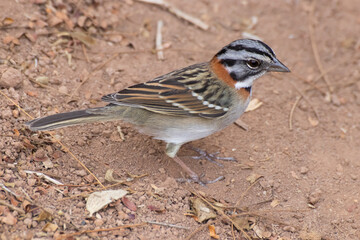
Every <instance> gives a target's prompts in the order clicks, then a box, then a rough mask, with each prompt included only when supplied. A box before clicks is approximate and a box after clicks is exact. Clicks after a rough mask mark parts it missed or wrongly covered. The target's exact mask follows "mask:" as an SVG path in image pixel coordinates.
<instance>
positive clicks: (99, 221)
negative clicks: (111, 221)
mask: <svg viewBox="0 0 360 240" xmlns="http://www.w3.org/2000/svg"><path fill="white" fill-rule="evenodd" d="M94 224H95V226H97V227H100V226H102V225H103V224H104V220H103V219H95V221H94Z"/></svg>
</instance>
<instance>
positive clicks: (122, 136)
mask: <svg viewBox="0 0 360 240" xmlns="http://www.w3.org/2000/svg"><path fill="white" fill-rule="evenodd" d="M116 129H117V131H118V133H119V135H120V139H121V140H122V141H125V136H124V133H123V132H122V130H121V127H120V126H117V127H116Z"/></svg>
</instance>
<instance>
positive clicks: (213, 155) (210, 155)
mask: <svg viewBox="0 0 360 240" xmlns="http://www.w3.org/2000/svg"><path fill="white" fill-rule="evenodd" d="M192 150H194V151H195V152H197V153H198V154H200V156H194V157H192V158H193V159H206V160H208V161H209V162H212V163H215V164H216V165H218V166H219V167H224V165H222V164H221V163H219V162H217V161H215V160H221V161H232V162H236V159H235V158H233V157H219V156H217V155H218V154H219V153H220V152H216V153H207V152H206V151H204V150H202V149H200V148H195V147H192Z"/></svg>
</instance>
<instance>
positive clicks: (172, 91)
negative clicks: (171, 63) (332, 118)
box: [102, 63, 230, 118]
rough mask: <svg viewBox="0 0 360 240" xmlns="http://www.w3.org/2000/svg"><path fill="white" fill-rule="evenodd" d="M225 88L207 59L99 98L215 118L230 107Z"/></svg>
mask: <svg viewBox="0 0 360 240" xmlns="http://www.w3.org/2000/svg"><path fill="white" fill-rule="evenodd" d="M225 91H226V90H225V88H224V86H223V85H222V84H221V83H220V84H219V83H218V82H217V81H215V79H214V77H213V76H212V74H211V73H210V72H209V69H208V63H201V64H196V65H192V66H189V67H187V68H183V69H180V70H177V71H173V72H171V73H168V74H166V75H163V76H160V77H157V78H155V79H154V80H151V81H149V82H146V83H141V84H137V85H134V86H131V87H128V88H126V89H124V90H121V91H120V92H118V93H113V94H109V95H106V96H104V97H102V100H103V101H105V102H110V103H112V104H118V105H128V106H132V107H139V108H144V109H147V110H149V111H152V112H156V113H160V114H165V115H172V116H200V117H204V118H216V117H221V116H223V115H224V114H225V113H226V112H227V111H228V109H229V107H230V101H229V97H226V94H225Z"/></svg>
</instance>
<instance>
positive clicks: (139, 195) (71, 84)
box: [0, 0, 360, 240]
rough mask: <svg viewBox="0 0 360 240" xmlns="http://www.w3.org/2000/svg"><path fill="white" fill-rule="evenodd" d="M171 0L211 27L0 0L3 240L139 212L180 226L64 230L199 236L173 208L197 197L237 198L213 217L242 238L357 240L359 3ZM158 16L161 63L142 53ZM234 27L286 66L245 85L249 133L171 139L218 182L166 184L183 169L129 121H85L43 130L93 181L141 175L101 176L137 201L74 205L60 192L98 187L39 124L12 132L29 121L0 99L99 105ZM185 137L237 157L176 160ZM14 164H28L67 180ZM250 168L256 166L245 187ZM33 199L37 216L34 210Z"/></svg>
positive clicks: (112, 222)
mask: <svg viewBox="0 0 360 240" xmlns="http://www.w3.org/2000/svg"><path fill="white" fill-rule="evenodd" d="M170 2H171V3H172V4H173V5H174V6H176V7H177V8H179V9H181V10H183V11H184V12H186V13H188V14H190V15H192V16H194V17H196V18H199V19H201V20H203V21H204V22H206V23H207V24H209V26H210V28H209V29H208V30H206V31H204V30H201V29H199V28H197V27H196V26H194V25H192V24H190V23H188V22H186V21H184V20H181V19H179V18H177V17H176V16H174V15H173V14H171V13H169V11H167V10H166V9H164V8H159V7H157V6H154V5H149V4H144V3H139V2H137V1H132V0H127V1H101V0H93V1H91V0H89V1H84V2H83V1H70V0H69V1H66V0H54V1H45V0H32V1H26V0H19V1H5V0H2V1H0V13H1V14H0V16H1V17H2V19H0V21H2V26H1V35H0V36H1V43H0V46H1V48H0V61H1V65H0V68H1V69H0V72H1V74H2V77H1V79H0V84H2V88H1V92H2V93H3V95H1V96H0V97H1V101H0V129H1V132H0V134H1V138H0V157H1V158H0V159H1V160H0V161H1V162H0V164H1V165H0V184H1V189H0V200H1V202H0V221H1V225H0V233H1V237H2V239H23V238H28V239H31V238H32V237H33V238H34V239H39V238H41V239H48V238H49V239H51V238H56V237H59V236H60V235H61V234H69V233H74V232H79V231H82V230H89V229H96V228H103V229H107V228H112V227H118V226H122V225H125V224H130V225H131V224H137V223H142V222H145V221H155V222H161V223H168V224H176V225H178V226H182V227H184V228H174V227H171V226H169V225H167V226H159V225H154V224H148V225H146V226H138V227H135V226H134V227H132V228H125V229H118V230H115V231H104V232H95V233H84V234H82V235H81V236H80V237H79V236H76V237H78V238H79V239H89V238H96V239H142V240H143V239H185V238H186V237H189V236H190V234H191V233H192V232H193V231H195V230H197V229H198V230H199V232H197V233H196V234H195V235H193V237H192V239H210V236H209V230H208V228H207V225H206V224H207V223H209V222H207V223H206V221H205V222H203V223H198V222H197V221H196V220H195V218H194V217H191V216H186V215H185V214H186V213H188V212H189V210H190V207H191V203H190V199H194V198H197V197H198V196H197V195H199V194H200V193H202V194H203V195H204V196H206V198H207V199H208V200H212V201H213V202H217V203H221V204H223V205H228V206H234V205H235V203H236V202H238V201H239V204H238V207H239V208H238V210H236V211H235V212H234V211H233V210H229V209H227V210H224V212H223V213H224V215H226V216H233V215H234V213H238V214H240V213H243V214H244V217H243V218H237V219H236V221H239V222H241V223H242V224H243V225H242V228H243V231H245V232H246V234H247V235H248V236H249V237H251V238H252V239H259V238H260V237H261V236H262V237H263V239H360V206H359V205H360V202H359V201H360V174H359V172H360V147H359V146H360V120H359V119H360V111H359V108H360V72H359V69H360V35H359V34H360V5H359V3H358V1H356V0H345V1H338V0H321V1H320V0H319V1H314V2H311V1H301V0H298V1H296V0H274V1H254V0H252V1H251V0H248V1H246V0H243V1H235V0H223V1H210V0H201V1H175V0H172V1H170ZM158 20H163V22H164V28H163V31H162V34H163V42H164V43H165V44H166V45H168V48H167V49H166V50H165V51H164V55H165V60H164V61H161V60H158V59H157V56H156V54H154V50H153V49H154V46H155V34H156V25H157V21H158ZM310 22H311V23H312V24H309V23H310ZM309 26H311V27H309ZM80 29H82V30H83V31H85V32H86V33H87V34H88V36H91V37H92V39H95V43H94V44H90V42H91V38H90V37H87V38H86V39H85V40H84V39H83V38H81V37H77V36H74V35H72V36H73V38H71V37H70V36H68V35H69V32H72V31H77V30H80ZM59 32H66V33H67V36H64V34H63V35H62V36H60V35H59V34H58V33H59ZM244 32H245V33H251V34H254V35H256V36H258V37H260V38H261V39H263V40H264V41H265V42H266V43H268V44H269V45H270V46H271V47H272V48H273V49H274V50H275V52H276V53H277V56H278V58H279V59H280V60H281V61H282V62H284V63H285V64H286V65H287V66H288V67H289V68H290V69H291V70H292V73H291V74H273V75H268V76H265V77H262V78H261V79H260V80H258V81H257V82H256V83H255V86H254V88H253V90H254V92H253V97H255V98H258V99H259V100H260V101H261V102H263V105H262V106H261V107H260V108H258V109H256V110H254V111H250V112H248V113H246V114H244V115H243V116H242V118H241V119H242V121H243V122H245V123H246V124H247V125H248V126H249V129H248V131H244V130H243V129H241V128H239V127H238V126H236V125H231V126H229V127H228V128H226V129H225V130H223V131H221V132H218V133H216V134H214V135H212V136H210V137H207V138H205V139H201V140H198V141H195V142H192V143H189V144H187V145H185V146H184V147H183V148H182V149H181V151H180V156H184V159H185V162H186V163H187V164H188V165H189V166H191V168H192V169H193V170H194V171H196V172H197V173H199V174H202V173H204V174H205V178H206V179H211V178H214V177H217V176H220V175H223V176H225V180H223V181H219V182H217V183H214V184H209V185H208V186H207V187H202V186H199V185H197V184H194V183H190V184H188V183H177V182H176V181H175V179H177V178H179V177H181V176H182V173H181V172H180V170H179V167H178V166H177V165H176V163H174V162H173V161H171V160H170V159H169V158H168V157H166V155H165V154H164V152H163V151H164V147H165V145H164V143H162V142H160V141H157V140H153V139H151V138H150V137H147V136H143V135H141V134H139V133H137V131H136V130H135V129H134V128H133V127H132V126H131V125H129V124H124V123H121V122H113V123H105V124H102V123H99V124H91V125H86V126H77V127H71V128H66V129H61V130H57V131H54V132H53V134H54V136H55V137H56V138H58V139H60V140H61V142H62V143H64V144H65V145H66V146H67V147H68V148H69V149H70V151H71V152H72V153H73V154H74V155H75V156H76V157H77V158H79V159H80V160H81V161H82V162H83V163H84V164H85V165H86V166H87V168H89V170H91V172H92V173H93V174H94V175H95V176H96V177H97V178H99V180H100V181H101V182H102V183H103V184H104V185H105V186H109V185H111V184H113V183H109V182H107V181H106V180H105V173H106V171H107V170H108V169H113V170H114V171H115V173H114V177H115V178H117V179H123V180H125V179H127V178H129V175H128V173H131V174H134V175H142V174H146V176H143V177H140V178H135V179H130V180H131V181H130V182H128V184H127V185H118V186H116V187H113V188H112V189H118V188H123V189H131V192H132V194H129V195H128V196H127V198H128V200H129V201H130V202H131V203H133V204H135V205H136V206H137V209H135V208H134V207H133V206H132V205H131V204H129V203H127V201H126V200H124V199H123V201H120V200H118V201H115V202H114V203H111V204H110V205H109V206H108V207H107V208H105V209H102V210H100V211H99V212H98V213H96V214H95V216H94V217H88V212H87V211H86V209H85V203H86V200H85V198H84V197H82V196H80V197H75V196H76V195H79V194H81V193H84V194H87V193H89V192H90V191H91V190H92V191H94V190H95V189H97V190H100V189H101V188H98V186H97V185H96V183H97V182H96V181H95V180H94V179H93V178H92V177H91V175H89V174H88V173H87V172H86V171H85V170H84V169H83V168H82V167H81V166H80V164H79V163H78V162H77V161H76V160H75V159H74V158H73V157H72V156H71V155H70V154H69V153H66V151H65V150H64V148H62V147H61V146H60V145H59V144H58V143H56V142H55V141H54V140H53V138H52V137H51V136H50V135H49V134H44V133H43V134H38V133H33V132H30V131H29V130H27V129H25V127H24V125H23V123H24V122H26V121H28V120H30V118H29V117H28V116H26V115H25V114H24V113H23V112H21V111H19V110H18V109H17V107H16V106H15V105H14V103H12V102H11V101H10V100H9V99H8V98H7V97H9V98H10V99H12V100H14V101H15V102H17V103H18V104H19V106H20V107H21V108H22V109H24V110H25V111H26V112H27V113H29V114H31V115H32V116H34V117H40V116H45V115H50V114H53V113H56V112H65V111H70V110H75V109H83V108H87V107H94V106H103V105H104V104H103V103H101V102H100V98H101V96H102V95H104V94H107V93H112V92H115V91H117V90H121V89H122V88H124V87H126V86H129V85H133V84H135V83H140V82H143V81H147V80H150V79H152V78H154V77H156V76H159V75H161V74H164V73H167V72H169V71H171V70H174V69H177V68H181V67H185V66H187V65H190V64H193V63H197V62H203V61H208V60H209V59H210V58H211V57H212V55H213V54H214V53H216V52H217V51H218V50H219V49H221V47H223V46H224V45H226V44H228V43H229V42H231V41H233V40H235V39H238V38H242V37H243V33H244ZM311 39H313V40H311ZM60 41H61V42H60ZM82 41H85V42H86V43H88V44H89V46H85V45H83V43H82ZM312 44H313V46H312ZM314 47H315V51H314ZM114 53H120V54H118V55H116V56H114ZM70 56H71V61H70ZM316 56H318V57H319V60H320V62H321V64H322V65H323V71H324V72H325V76H322V75H321V71H320V70H319V66H318V64H317V62H316ZM39 77H40V78H39ZM324 77H325V78H326V79H327V81H328V84H326V83H325V81H324ZM36 81H37V82H40V83H43V84H45V87H39V85H38V84H36V83H35V82H36ZM80 82H84V83H83V84H82V85H81V86H80V85H79V84H80ZM78 86H80V87H79V88H78V89H77V87H78ZM72 94H74V95H73V97H72V98H70V97H69V96H68V95H72ZM5 96H7V97H5ZM300 97H301V99H300V100H298V98H300ZM69 100H71V101H69ZM297 101H298V102H297ZM292 109H293V113H292V114H290V113H291V112H292ZM290 115H292V117H290ZM290 121H291V124H292V129H290V126H289V122H290ZM117 126H121V131H122V133H123V134H124V140H122V139H121V137H120V134H119V131H118V130H117ZM191 146H192V147H201V148H202V149H204V150H206V151H208V152H217V151H220V154H221V155H222V156H233V157H235V158H236V159H237V160H238V161H237V162H236V163H232V162H225V163H223V164H224V167H218V166H216V165H215V164H213V163H209V162H205V161H203V160H200V161H199V160H193V159H190V158H186V157H185V156H190V155H194V154H195V153H194V152H193V151H192V150H191ZM24 170H33V171H37V172H42V173H44V174H46V175H48V176H50V177H53V178H54V179H57V180H59V181H61V182H62V183H64V184H66V185H67V186H57V185H55V184H53V183H51V182H48V181H47V180H44V179H43V178H40V177H37V176H35V175H33V174H28V173H25V172H24ZM256 176H262V177H261V178H259V181H258V182H256V183H255V184H254V185H253V186H252V187H251V188H250V189H249V187H250V181H251V178H255V179H256ZM6 189H7V190H6ZM247 189H248V190H247ZM9 191H12V192H13V193H15V194H16V195H17V197H15V196H14V195H13V194H11V193H10V192H9ZM199 192H200V193H199ZM194 194H195V195H194ZM84 196H85V195H84ZM68 197H72V198H68ZM30 202H31V204H29V203H30ZM14 207H16V208H14ZM210 208H211V207H210ZM154 209H155V210H158V211H154ZM45 210H46V211H47V212H50V214H51V217H49V218H46V217H44V216H41V214H40V213H41V212H43V213H44V211H45ZM39 214H40V216H39ZM224 215H222V214H221V213H219V212H218V213H217V217H216V219H215V220H214V222H210V223H211V224H212V225H214V226H215V231H216V233H217V234H218V235H219V237H220V239H233V238H235V239H245V237H244V235H243V233H242V232H241V231H239V230H238V229H236V228H234V230H233V231H232V225H231V223H230V221H229V220H228V219H226V218H225V217H224ZM239 219H240V220H239ZM210 221H212V220H210ZM49 223H52V224H53V225H51V224H49ZM45 226H46V227H47V228H44V227H45ZM49 226H50V227H49ZM51 226H57V229H56V227H54V228H51ZM201 226H203V228H199V227H201ZM185 228H188V229H185ZM55 229H56V230H55ZM69 239H72V238H69Z"/></svg>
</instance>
